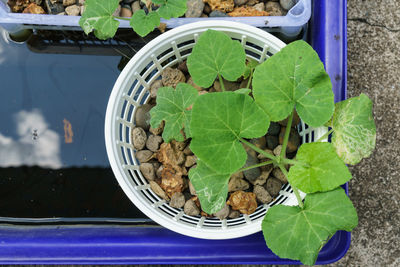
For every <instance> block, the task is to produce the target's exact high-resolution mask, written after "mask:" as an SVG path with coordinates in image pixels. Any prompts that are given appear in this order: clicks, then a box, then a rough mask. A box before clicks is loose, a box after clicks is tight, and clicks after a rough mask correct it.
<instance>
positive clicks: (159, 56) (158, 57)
mask: <svg viewBox="0 0 400 267" xmlns="http://www.w3.org/2000/svg"><path fill="white" fill-rule="evenodd" d="M171 52H172V47H170V48H168V49H167V50H165V51H164V52H162V53H161V54H159V55H158V56H157V59H158V60H160V59H161V58H162V57H163V56H165V55H167V54H168V53H171Z"/></svg>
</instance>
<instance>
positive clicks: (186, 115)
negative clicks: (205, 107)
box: [150, 83, 198, 142]
mask: <svg viewBox="0 0 400 267" xmlns="http://www.w3.org/2000/svg"><path fill="white" fill-rule="evenodd" d="M197 95H198V93H197V90H196V89H195V88H193V87H192V86H190V85H188V84H185V83H179V84H178V85H177V86H176V90H175V89H174V88H172V87H162V88H160V89H159V90H158V92H157V105H156V106H155V107H154V108H152V109H151V110H150V116H151V120H150V124H151V127H153V128H157V127H158V126H159V125H160V123H161V121H165V126H164V131H163V134H162V137H163V139H164V141H165V142H169V141H171V140H172V139H175V140H177V141H183V140H184V137H183V135H182V133H181V130H182V128H185V133H186V137H189V136H190V131H189V124H190V118H191V113H192V112H191V110H188V107H190V106H191V105H192V104H193V103H194V101H195V99H196V97H197Z"/></svg>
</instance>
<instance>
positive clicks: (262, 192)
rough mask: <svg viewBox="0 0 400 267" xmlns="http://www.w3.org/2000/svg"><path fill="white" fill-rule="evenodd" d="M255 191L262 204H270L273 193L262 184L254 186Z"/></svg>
mask: <svg viewBox="0 0 400 267" xmlns="http://www.w3.org/2000/svg"><path fill="white" fill-rule="evenodd" d="M253 193H254V194H256V198H257V200H258V201H259V202H260V203H262V204H268V203H270V202H271V201H272V197H271V195H270V194H269V193H268V191H267V190H266V189H265V188H264V187H263V186H261V185H256V186H254V189H253Z"/></svg>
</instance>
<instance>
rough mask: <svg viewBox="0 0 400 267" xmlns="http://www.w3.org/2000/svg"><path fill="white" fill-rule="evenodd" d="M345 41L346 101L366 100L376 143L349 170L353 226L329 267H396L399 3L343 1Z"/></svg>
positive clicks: (399, 244)
mask: <svg viewBox="0 0 400 267" xmlns="http://www.w3.org/2000/svg"><path fill="white" fill-rule="evenodd" d="M347 37H348V96H349V97H351V96H357V95H359V94H360V93H365V94H367V95H368V96H369V97H370V98H371V99H372V101H373V103H374V117H375V122H376V126H377V143H376V149H375V151H374V153H373V155H372V156H371V157H370V158H368V159H364V160H363V161H362V162H361V163H360V164H358V165H356V166H354V167H351V172H352V173H353V180H352V181H351V182H350V185H349V187H350V191H349V195H350V198H351V199H352V201H353V203H354V204H355V207H356V209H357V212H358V216H359V225H358V227H357V228H356V229H355V230H354V231H353V235H352V243H351V247H350V249H349V251H348V253H347V254H346V256H345V257H344V258H343V259H341V260H340V261H338V262H337V263H335V264H332V265H331V266H400V222H399V221H400V211H399V208H400V207H399V204H400V203H399V202H400V192H399V190H400V1H398V0H348V36H347Z"/></svg>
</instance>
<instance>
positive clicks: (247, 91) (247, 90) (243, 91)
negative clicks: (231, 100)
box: [233, 88, 251, 95]
mask: <svg viewBox="0 0 400 267" xmlns="http://www.w3.org/2000/svg"><path fill="white" fill-rule="evenodd" d="M233 92H234V93H236V94H244V95H248V94H250V92H251V89H249V88H240V89H237V90H236V91H233Z"/></svg>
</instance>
